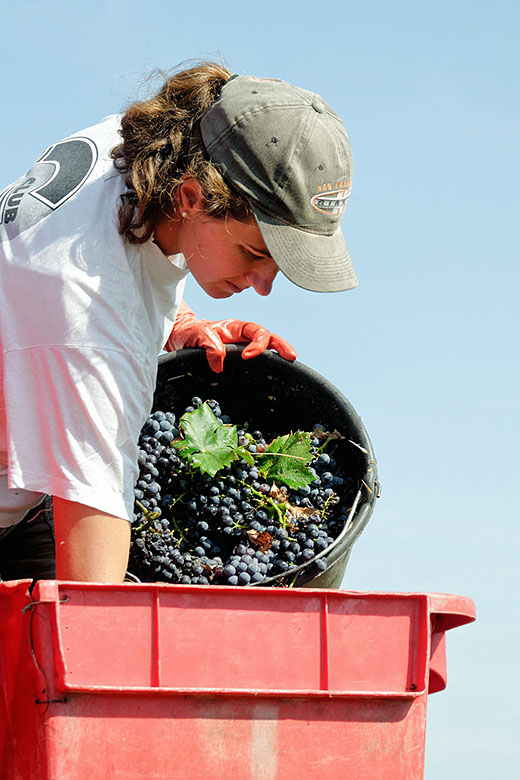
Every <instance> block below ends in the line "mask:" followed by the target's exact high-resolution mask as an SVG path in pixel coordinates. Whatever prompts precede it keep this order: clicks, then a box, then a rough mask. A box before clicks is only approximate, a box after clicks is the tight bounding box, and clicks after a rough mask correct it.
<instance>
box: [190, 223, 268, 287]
mask: <svg viewBox="0 0 520 780" xmlns="http://www.w3.org/2000/svg"><path fill="white" fill-rule="evenodd" d="M177 237H178V251H179V252H182V254H183V255H184V257H185V258H186V263H187V264H188V268H189V270H190V272H191V274H192V275H193V277H194V278H195V280H196V281H197V283H198V284H199V285H200V287H202V289H203V290H204V292H206V293H207V294H208V295H210V296H211V297H212V298H229V297H230V296H231V295H234V294H235V293H239V292H242V290H245V289H247V288H248V287H253V288H254V289H255V290H256V292H257V293H258V294H259V295H269V293H270V292H271V287H272V284H273V281H274V278H275V276H276V274H277V273H278V270H279V269H278V266H277V265H276V263H275V262H274V260H273V258H272V257H271V256H270V254H269V250H268V249H267V247H266V245H265V243H264V240H263V238H262V234H261V233H260V230H259V228H258V225H257V223H256V220H254V219H252V220H251V221H249V222H239V221H238V220H236V219H232V218H230V217H221V218H215V217H208V216H206V215H204V214H203V213H198V214H193V215H191V216H189V217H187V218H185V219H183V221H182V224H181V225H180V226H179V230H178V236H177Z"/></svg>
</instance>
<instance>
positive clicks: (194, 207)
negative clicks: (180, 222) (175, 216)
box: [177, 178, 204, 219]
mask: <svg viewBox="0 0 520 780" xmlns="http://www.w3.org/2000/svg"><path fill="white" fill-rule="evenodd" d="M177 202H178V204H179V205H178V213H180V214H182V216H183V217H184V218H186V219H190V217H194V216H198V215H199V214H201V213H202V212H203V211H204V198H203V197H202V190H201V188H200V184H199V183H198V181H197V180H196V179H192V178H186V179H184V180H183V181H182V182H181V183H180V184H179V187H178V189H177Z"/></svg>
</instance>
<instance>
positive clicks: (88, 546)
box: [53, 497, 130, 582]
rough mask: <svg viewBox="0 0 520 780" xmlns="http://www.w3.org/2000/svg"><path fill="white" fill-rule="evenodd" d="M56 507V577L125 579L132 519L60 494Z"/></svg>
mask: <svg viewBox="0 0 520 780" xmlns="http://www.w3.org/2000/svg"><path fill="white" fill-rule="evenodd" d="M53 508H54V529H55V536H56V578H57V579H59V580H80V581H84V582H123V580H124V578H125V573H126V569H127V566H128V553H129V549H130V523H129V522H128V520H124V519H123V518H121V517H114V516H113V515H108V514H106V513H104V512H100V511H98V510H97V509H93V508H92V507H90V506H84V505H83V504H77V503H76V502H74V501H67V500H65V499H63V498H57V497H54V499H53Z"/></svg>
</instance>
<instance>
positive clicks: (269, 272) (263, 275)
mask: <svg viewBox="0 0 520 780" xmlns="http://www.w3.org/2000/svg"><path fill="white" fill-rule="evenodd" d="M278 271H279V268H278V266H277V265H276V263H275V262H274V260H266V261H265V262H263V263H262V265H261V266H260V265H259V266H258V267H257V268H255V270H254V271H249V273H247V274H246V275H245V279H246V282H247V283H248V284H249V285H250V286H251V287H253V288H254V290H255V292H257V293H258V294H259V295H269V293H270V292H271V288H272V286H273V282H274V279H275V276H276V274H277V273H278Z"/></svg>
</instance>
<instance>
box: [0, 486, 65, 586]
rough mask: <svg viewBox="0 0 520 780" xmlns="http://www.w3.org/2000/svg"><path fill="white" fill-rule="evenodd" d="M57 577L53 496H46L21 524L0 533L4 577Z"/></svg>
mask: <svg viewBox="0 0 520 780" xmlns="http://www.w3.org/2000/svg"><path fill="white" fill-rule="evenodd" d="M0 530H3V529H0ZM55 577H56V557H55V548H54V523H53V518H52V498H51V497H50V496H46V497H45V498H44V500H43V501H42V502H41V504H39V505H38V506H35V507H34V508H33V509H30V510H29V512H27V514H26V515H25V517H24V518H23V520H21V521H20V522H19V523H18V525H15V526H14V527H13V528H12V530H9V532H8V533H6V534H2V536H0V579H2V580H26V579H32V580H53V579H55Z"/></svg>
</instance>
